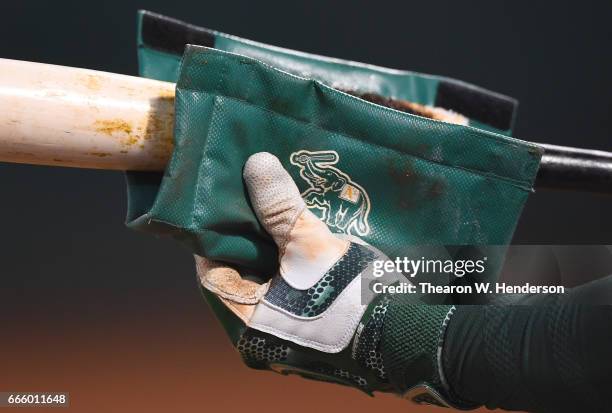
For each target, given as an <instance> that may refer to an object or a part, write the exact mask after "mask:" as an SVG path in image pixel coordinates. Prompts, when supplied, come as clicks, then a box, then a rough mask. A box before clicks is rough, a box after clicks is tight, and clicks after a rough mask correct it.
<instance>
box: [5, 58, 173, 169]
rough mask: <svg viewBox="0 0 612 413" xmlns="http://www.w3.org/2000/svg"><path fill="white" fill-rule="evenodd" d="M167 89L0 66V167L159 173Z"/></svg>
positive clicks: (146, 82) (78, 72) (99, 75)
mask: <svg viewBox="0 0 612 413" xmlns="http://www.w3.org/2000/svg"><path fill="white" fill-rule="evenodd" d="M174 93H175V84H174V83H168V82H160V81H155V80H150V79H143V78H139V77H134V76H125V75H118V74H113V73H105V72H98V71H94V70H87V69H76V68H70V67H63V66H55V65H48V64H42V63H31V62H23V61H16V60H8V59H0V161H2V162H17V163H27V164H38V165H52V166H69V167H78V168H99V169H116V170H163V169H164V167H165V165H166V163H167V162H168V159H169V157H170V154H171V153H172V145H173V144H172V133H173V125H174Z"/></svg>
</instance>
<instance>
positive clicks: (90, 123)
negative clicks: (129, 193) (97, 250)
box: [0, 59, 612, 193]
mask: <svg viewBox="0 0 612 413" xmlns="http://www.w3.org/2000/svg"><path fill="white" fill-rule="evenodd" d="M174 92H175V84H174V83H168V82H160V81H156V80H150V79H143V78H139V77H134V76H125V75H118V74H114V73H105V72H98V71H94V70H87V69H76V68H71V67H64V66H54V65H48V64H42V63H32V62H22V61H16V60H7V59H0V162H17V163H26V164H37V165H52V166H69V167H78V168H97V169H116V170H134V171H147V170H150V171H156V170H163V169H164V168H165V166H166V164H167V162H168V160H169V158H170V156H171V154H172V148H173V140H172V134H173V126H174ZM542 147H543V148H544V149H545V154H544V156H543V158H542V163H541V166H540V171H539V173H538V177H537V179H536V188H538V189H542V188H545V189H569V190H573V191H590V192H600V193H612V153H609V152H603V151H595V150H588V149H578V148H567V147H561V146H554V145H546V144H542Z"/></svg>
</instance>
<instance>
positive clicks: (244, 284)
mask: <svg viewBox="0 0 612 413" xmlns="http://www.w3.org/2000/svg"><path fill="white" fill-rule="evenodd" d="M194 258H195V264H196V272H197V274H198V278H199V280H200V284H201V285H202V286H203V287H204V288H206V289H207V290H208V291H210V292H212V293H213V294H215V295H216V296H217V297H218V298H219V299H220V300H221V302H222V303H223V304H224V305H225V306H226V307H227V308H229V309H230V310H231V311H232V312H233V313H234V314H236V315H237V316H238V317H240V318H241V319H242V320H243V321H244V322H248V320H249V319H250V317H251V315H252V314H253V311H254V309H255V305H256V304H257V303H258V302H259V301H260V300H261V298H262V297H263V295H264V294H265V293H266V291H267V288H268V284H258V283H256V282H254V281H250V280H245V279H243V278H242V277H241V276H240V274H239V273H238V271H236V270H235V269H234V268H232V267H229V266H227V265H225V264H222V263H219V262H216V261H211V260H209V259H207V258H204V257H200V256H198V255H194Z"/></svg>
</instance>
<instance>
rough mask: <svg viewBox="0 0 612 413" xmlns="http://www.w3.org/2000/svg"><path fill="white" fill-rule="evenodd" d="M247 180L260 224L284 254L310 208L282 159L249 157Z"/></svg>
mask: <svg viewBox="0 0 612 413" xmlns="http://www.w3.org/2000/svg"><path fill="white" fill-rule="evenodd" d="M243 177H244V182H245V184H246V187H247V189H248V191H249V196H250V199H251V204H252V205H253V209H254V211H255V214H256V215H257V218H258V219H259V222H260V223H261V225H262V226H263V227H264V229H265V230H266V231H267V232H268V233H269V234H270V235H271V236H272V238H273V239H274V241H275V242H276V245H277V246H278V248H279V250H281V251H282V250H283V249H284V247H285V245H286V244H287V242H288V237H289V233H290V232H291V230H292V229H293V226H294V225H295V222H296V220H297V218H298V217H299V216H300V214H301V213H302V211H304V209H305V208H306V204H305V203H304V200H303V199H302V197H301V195H300V191H299V190H298V188H297V186H296V185H295V183H294V182H293V179H291V176H289V174H288V173H287V171H286V170H285V168H283V166H282V165H281V163H280V161H279V160H278V158H277V157H276V156H274V155H272V154H270V153H267V152H259V153H256V154H254V155H251V157H249V159H248V160H247V162H246V164H245V166H244V171H243Z"/></svg>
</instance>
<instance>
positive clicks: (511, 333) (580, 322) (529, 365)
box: [442, 276, 612, 413]
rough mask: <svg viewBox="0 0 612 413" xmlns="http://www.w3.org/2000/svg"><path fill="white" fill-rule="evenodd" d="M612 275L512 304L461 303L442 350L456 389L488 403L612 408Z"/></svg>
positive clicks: (555, 408)
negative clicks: (563, 292)
mask: <svg viewBox="0 0 612 413" xmlns="http://www.w3.org/2000/svg"><path fill="white" fill-rule="evenodd" d="M610 304H612V276H610V277H607V278H604V279H601V280H598V281H594V282H591V283H589V284H585V285H583V286H580V287H577V288H575V289H573V290H571V291H569V292H567V293H566V294H561V295H554V296H552V295H531V296H524V297H521V298H520V299H518V300H517V301H516V302H514V303H513V304H512V305H490V306H459V307H458V308H457V311H456V313H455V315H454V316H453V318H452V320H451V322H450V323H449V326H448V329H447V331H446V337H445V340H444V347H443V353H442V360H443V371H444V374H445V376H446V381H447V384H448V385H449V387H450V388H451V389H452V391H453V392H454V393H455V394H456V395H457V396H459V397H461V398H462V399H464V400H468V401H471V402H474V403H477V404H481V405H485V406H487V407H488V408H491V409H493V408H502V409H506V410H523V411H529V412H538V413H539V412H555V413H559V412H579V411H580V412H609V411H612V354H611V351H612V306H611V305H610Z"/></svg>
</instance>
